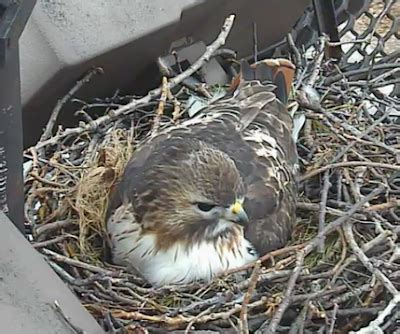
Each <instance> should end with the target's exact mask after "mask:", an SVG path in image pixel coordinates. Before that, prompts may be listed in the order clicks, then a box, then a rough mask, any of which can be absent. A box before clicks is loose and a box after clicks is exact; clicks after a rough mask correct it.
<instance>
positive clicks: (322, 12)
mask: <svg viewBox="0 0 400 334" xmlns="http://www.w3.org/2000/svg"><path fill="white" fill-rule="evenodd" d="M313 4H314V9H315V13H316V18H317V24H318V30H319V33H320V35H322V34H327V35H328V36H329V40H330V41H331V42H339V41H340V37H339V31H338V22H337V18H336V11H335V5H334V3H333V0H313ZM327 56H328V57H329V58H335V59H336V60H338V61H339V60H340V58H341V57H342V48H341V47H340V46H339V45H338V46H330V47H328V48H327Z"/></svg>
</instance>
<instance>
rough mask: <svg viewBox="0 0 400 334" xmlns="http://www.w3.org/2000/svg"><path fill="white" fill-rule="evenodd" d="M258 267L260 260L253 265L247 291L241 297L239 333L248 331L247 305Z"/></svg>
mask: <svg viewBox="0 0 400 334" xmlns="http://www.w3.org/2000/svg"><path fill="white" fill-rule="evenodd" d="M260 267H261V261H257V262H256V264H255V266H254V269H253V272H252V273H251V276H250V283H249V288H248V289H247V292H246V294H245V296H244V299H243V303H242V309H241V311H240V322H239V325H240V333H241V334H248V333H249V324H248V322H247V305H248V304H249V303H250V299H251V297H252V296H253V294H254V290H255V288H256V285H257V281H258V276H259V274H260Z"/></svg>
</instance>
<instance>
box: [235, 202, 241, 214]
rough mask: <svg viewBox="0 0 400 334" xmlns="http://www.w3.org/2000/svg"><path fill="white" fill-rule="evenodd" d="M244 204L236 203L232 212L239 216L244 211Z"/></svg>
mask: <svg viewBox="0 0 400 334" xmlns="http://www.w3.org/2000/svg"><path fill="white" fill-rule="evenodd" d="M242 210H243V208H242V204H241V203H240V202H236V203H235V204H234V205H233V207H232V212H233V213H234V214H235V215H237V214H238V213H239V212H240V211H242Z"/></svg>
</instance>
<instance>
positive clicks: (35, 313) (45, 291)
mask: <svg viewBox="0 0 400 334" xmlns="http://www.w3.org/2000/svg"><path fill="white" fill-rule="evenodd" d="M0 254H1V256H0V322H1V326H2V328H1V333H7V334H20V333H29V334H47V333H48V334H55V333H57V334H64V333H65V334H71V333H74V331H73V330H71V327H70V326H69V324H68V323H66V321H65V320H64V319H63V317H62V315H61V314H60V313H59V312H58V311H57V310H56V308H55V307H54V301H57V302H58V304H59V305H60V308H61V310H62V312H63V313H64V315H66V316H67V317H68V318H69V319H70V321H71V323H72V324H73V325H74V326H76V327H77V328H80V329H81V330H82V331H83V332H84V333H87V334H102V333H105V332H104V331H103V330H102V329H101V327H100V326H99V325H98V324H97V322H96V321H95V319H94V318H93V317H92V316H91V315H90V314H89V312H88V311H87V310H86V309H85V308H84V307H83V306H82V305H81V303H80V302H79V300H78V298H77V297H76V296H75V295H74V294H73V293H72V292H71V291H70V290H69V289H68V287H67V286H66V285H65V284H64V283H63V282H62V280H61V279H60V278H59V277H58V276H57V275H56V274H55V273H54V271H53V270H52V269H51V268H50V266H49V265H48V264H47V263H46V261H45V260H44V259H43V258H42V256H41V254H39V253H38V252H37V251H36V250H35V249H34V248H33V247H32V246H31V245H30V244H29V242H28V241H27V240H26V239H25V238H24V237H23V236H22V235H21V233H20V232H19V231H18V230H17V229H16V227H15V226H14V225H13V223H12V222H11V221H10V220H9V219H8V218H7V216H5V215H4V214H3V213H2V212H0Z"/></svg>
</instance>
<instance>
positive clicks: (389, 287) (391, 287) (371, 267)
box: [343, 222, 400, 296]
mask: <svg viewBox="0 0 400 334" xmlns="http://www.w3.org/2000/svg"><path fill="white" fill-rule="evenodd" d="M343 230H344V233H345V236H346V239H347V242H348V243H349V245H350V247H351V249H352V250H353V252H354V253H355V254H356V255H357V257H358V259H359V260H360V261H361V263H362V264H363V265H364V266H365V267H366V268H367V269H368V270H369V271H370V272H371V274H374V275H375V276H376V277H377V278H378V279H379V280H380V281H381V283H382V284H383V285H384V286H385V288H386V289H387V290H388V291H389V292H390V293H391V294H392V295H393V296H397V295H399V296H400V294H399V292H398V290H397V289H396V287H395V286H394V285H393V283H392V282H391V281H390V280H389V279H388V278H387V277H386V276H385V275H384V274H383V273H382V272H381V271H380V270H379V269H378V268H375V267H374V265H373V264H372V263H371V261H370V260H369V258H368V257H367V256H366V255H365V253H364V252H363V251H362V249H361V248H360V246H358V245H357V242H356V240H355V239H354V234H353V230H352V226H351V224H349V223H347V222H346V223H345V224H344V225H343Z"/></svg>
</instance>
